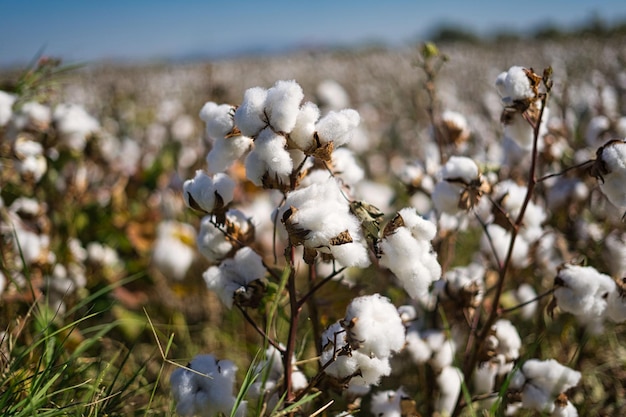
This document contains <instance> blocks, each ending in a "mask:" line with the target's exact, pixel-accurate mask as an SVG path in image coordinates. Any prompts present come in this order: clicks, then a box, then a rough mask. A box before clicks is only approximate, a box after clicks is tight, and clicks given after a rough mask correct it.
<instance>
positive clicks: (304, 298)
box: [298, 266, 346, 307]
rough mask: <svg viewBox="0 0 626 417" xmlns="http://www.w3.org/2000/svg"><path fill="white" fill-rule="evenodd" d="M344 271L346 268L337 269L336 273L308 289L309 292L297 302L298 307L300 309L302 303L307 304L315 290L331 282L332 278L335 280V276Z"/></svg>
mask: <svg viewBox="0 0 626 417" xmlns="http://www.w3.org/2000/svg"><path fill="white" fill-rule="evenodd" d="M345 269H346V267H345V266H344V267H343V268H340V269H338V270H337V271H335V272H333V273H332V274H330V275H329V276H327V277H326V278H324V279H323V280H321V281H318V282H317V283H316V284H315V285H314V286H313V287H311V288H310V289H309V292H307V293H306V294H304V296H303V297H302V298H301V299H300V300H299V301H298V305H299V306H300V307H302V306H303V305H304V303H306V302H307V300H308V299H309V298H311V296H313V294H315V292H316V291H317V290H319V289H320V288H321V287H322V286H323V285H324V284H326V283H327V282H328V281H330V280H332V279H333V278H335V277H336V276H337V275H339V274H341V273H342V272H343V271H344V270H345Z"/></svg>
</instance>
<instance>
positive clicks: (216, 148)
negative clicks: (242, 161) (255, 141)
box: [206, 136, 252, 174]
mask: <svg viewBox="0 0 626 417" xmlns="http://www.w3.org/2000/svg"><path fill="white" fill-rule="evenodd" d="M251 146H252V139H250V138H249V137H247V136H234V137H230V138H218V139H216V140H215V142H213V147H212V148H211V150H210V151H209V153H208V154H207V156H206V162H207V171H208V172H209V174H215V173H218V172H223V171H226V170H227V169H228V168H229V167H230V166H231V165H232V164H233V162H235V161H236V160H238V159H239V158H241V157H242V156H243V155H244V154H245V153H246V152H247V151H248V149H250V147H251Z"/></svg>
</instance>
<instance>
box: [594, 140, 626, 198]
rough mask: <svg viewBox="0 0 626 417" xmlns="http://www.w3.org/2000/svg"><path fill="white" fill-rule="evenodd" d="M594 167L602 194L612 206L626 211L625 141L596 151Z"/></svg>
mask: <svg viewBox="0 0 626 417" xmlns="http://www.w3.org/2000/svg"><path fill="white" fill-rule="evenodd" d="M598 164H600V166H599V167H598ZM596 167H598V168H597V170H598V171H599V172H598V173H597V174H596V176H598V177H599V178H600V180H601V181H600V190H602V193H603V194H604V195H605V196H606V197H607V198H608V200H609V201H610V202H611V203H612V204H613V205H615V206H616V207H618V208H620V209H621V210H626V187H624V184H626V141H624V140H615V141H611V142H609V143H608V144H606V145H604V146H603V147H601V148H600V149H598V162H596V165H595V166H594V168H596Z"/></svg>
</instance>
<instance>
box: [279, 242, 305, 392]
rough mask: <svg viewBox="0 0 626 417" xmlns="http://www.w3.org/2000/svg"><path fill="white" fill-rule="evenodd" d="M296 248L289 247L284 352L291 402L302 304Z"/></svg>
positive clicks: (286, 381) (286, 378)
mask: <svg viewBox="0 0 626 417" xmlns="http://www.w3.org/2000/svg"><path fill="white" fill-rule="evenodd" d="M295 254H296V248H295V247H294V246H293V245H292V246H290V248H289V255H290V256H289V263H290V267H291V268H290V271H289V278H288V279H287V291H288V292H289V306H290V310H291V315H290V317H289V335H288V336H287V348H286V349H285V351H284V353H283V367H284V369H285V400H286V401H287V402H288V403H291V402H292V401H293V400H294V398H295V396H294V393H293V388H292V383H291V375H292V363H291V358H292V357H293V356H294V353H295V349H296V339H297V337H296V336H297V331H298V321H299V318H300V312H301V311H302V306H301V305H299V303H298V298H297V297H298V294H297V291H296V268H295Z"/></svg>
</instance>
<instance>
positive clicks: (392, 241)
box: [380, 228, 439, 300]
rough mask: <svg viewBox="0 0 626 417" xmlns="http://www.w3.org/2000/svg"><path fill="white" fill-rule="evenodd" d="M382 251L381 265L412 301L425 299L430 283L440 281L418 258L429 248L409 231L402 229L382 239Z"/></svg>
mask: <svg viewBox="0 0 626 417" xmlns="http://www.w3.org/2000/svg"><path fill="white" fill-rule="evenodd" d="M380 249H381V252H382V255H381V258H380V265H381V266H384V267H386V268H388V269H390V270H391V272H393V273H394V275H395V276H396V277H397V278H398V279H399V280H400V283H401V284H402V286H403V288H404V289H405V290H406V292H407V293H408V294H409V296H410V297H411V298H412V299H414V300H420V299H422V298H424V297H425V296H426V295H427V293H428V288H429V286H430V283H431V282H433V281H436V280H437V279H439V277H438V276H436V275H433V274H432V273H431V272H430V271H429V270H428V269H427V268H426V266H425V265H424V264H423V263H422V262H421V261H420V259H419V257H417V256H416V254H418V253H422V251H424V249H426V250H428V248H424V245H423V244H420V242H418V241H417V240H415V238H413V236H412V235H411V232H410V231H409V230H408V229H406V228H400V229H398V230H397V231H396V232H395V233H393V234H392V235H390V236H387V237H385V238H384V239H382V240H381V243H380Z"/></svg>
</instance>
